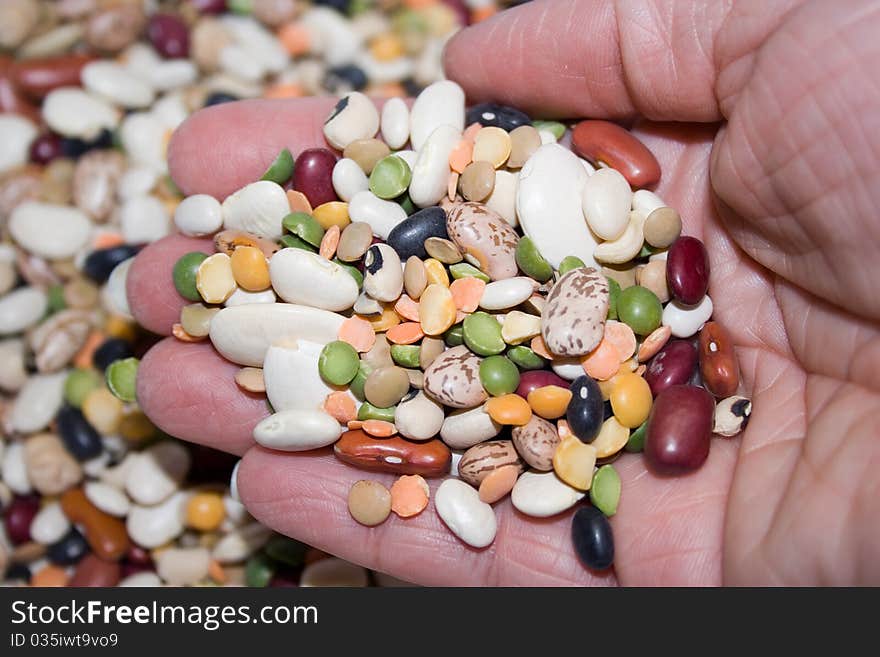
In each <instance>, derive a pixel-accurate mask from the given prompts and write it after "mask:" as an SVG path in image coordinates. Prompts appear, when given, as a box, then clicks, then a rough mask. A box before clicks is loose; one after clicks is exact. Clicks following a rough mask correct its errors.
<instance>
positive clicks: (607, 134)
mask: <svg viewBox="0 0 880 657" xmlns="http://www.w3.org/2000/svg"><path fill="white" fill-rule="evenodd" d="M571 146H572V150H574V152H575V153H577V154H578V155H580V156H581V157H583V158H586V159H588V160H592V161H593V162H599V161H601V162H604V163H605V164H609V165H611V166H612V167H614V168H615V169H617V170H618V171H620V173H621V174H623V177H624V178H626V179H627V181H628V182H629V184H630V185H632V186H633V187H647V186H648V185H653V184H654V183H656V182H657V181H658V180H660V163H659V162H657V158H656V157H654V154H653V153H652V152H651V151H650V150H648V147H647V146H645V145H644V144H643V143H642V142H640V141H639V140H638V139H636V137H635V136H633V134H632V133H631V132H630V131H629V130H625V129H623V128H621V127H620V126H619V125H617V124H616V123H611V122H609V121H581V122H580V123H578V124H577V125H576V126H575V127H574V130H572V133H571Z"/></svg>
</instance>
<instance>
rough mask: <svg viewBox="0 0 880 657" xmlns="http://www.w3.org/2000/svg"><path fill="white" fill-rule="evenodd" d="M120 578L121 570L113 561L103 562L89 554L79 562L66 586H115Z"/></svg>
mask: <svg viewBox="0 0 880 657" xmlns="http://www.w3.org/2000/svg"><path fill="white" fill-rule="evenodd" d="M121 578H122V569H121V568H120V566H119V564H118V563H117V562H115V561H104V560H102V559H99V558H98V557H97V556H95V555H94V554H89V555H87V556H86V557H84V558H83V560H82V561H80V562H79V565H78V566H77V567H76V570H75V571H74V573H73V577H71V578H70V581H69V582H68V583H67V585H68V586H116V585H117V584H118V583H119V580H120V579H121Z"/></svg>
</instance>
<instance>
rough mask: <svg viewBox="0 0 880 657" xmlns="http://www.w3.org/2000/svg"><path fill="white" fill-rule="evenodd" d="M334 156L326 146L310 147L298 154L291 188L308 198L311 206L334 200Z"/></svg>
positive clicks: (314, 206)
mask: <svg viewBox="0 0 880 657" xmlns="http://www.w3.org/2000/svg"><path fill="white" fill-rule="evenodd" d="M335 166H336V156H335V155H334V154H333V152H332V151H329V150H327V149H326V148H310V149H308V150H305V151H303V152H302V153H300V154H299V157H298V158H296V162H295V163H294V167H293V188H294V189H295V190H296V191H298V192H302V193H303V194H305V195H306V198H308V199H309V203H311V204H312V207H313V208H316V207H318V206H319V205H321V204H322V203H329V202H331V201H336V200H337V198H336V192H335V191H334V189H333V167H335Z"/></svg>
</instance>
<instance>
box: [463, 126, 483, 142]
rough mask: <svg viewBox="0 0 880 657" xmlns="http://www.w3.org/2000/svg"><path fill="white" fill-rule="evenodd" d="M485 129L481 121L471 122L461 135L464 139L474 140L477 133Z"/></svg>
mask: <svg viewBox="0 0 880 657" xmlns="http://www.w3.org/2000/svg"><path fill="white" fill-rule="evenodd" d="M482 129H483V125H482V124H481V123H471V124H470V125H469V126H468V127H467V128H466V129H465V131H464V134H463V135H462V136H461V138H462V139H469V140H471V141H473V140H474V139H475V138H476V136H477V133H478V132H479V131H480V130H482Z"/></svg>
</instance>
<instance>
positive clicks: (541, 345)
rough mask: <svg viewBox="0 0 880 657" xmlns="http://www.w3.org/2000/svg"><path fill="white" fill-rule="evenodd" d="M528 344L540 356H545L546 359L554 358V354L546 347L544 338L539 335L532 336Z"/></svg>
mask: <svg viewBox="0 0 880 657" xmlns="http://www.w3.org/2000/svg"><path fill="white" fill-rule="evenodd" d="M529 346H530V347H531V348H532V351H534V352H535V353H536V354H538V355H539V356H541V357H542V358H546V359H547V360H554V358H555V356H553V354H551V353H550V350H549V349H548V348H547V343H546V342H544V338H543V337H542V336H540V335H536V336H535V337H533V338H532V341H531V342H530V343H529Z"/></svg>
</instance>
